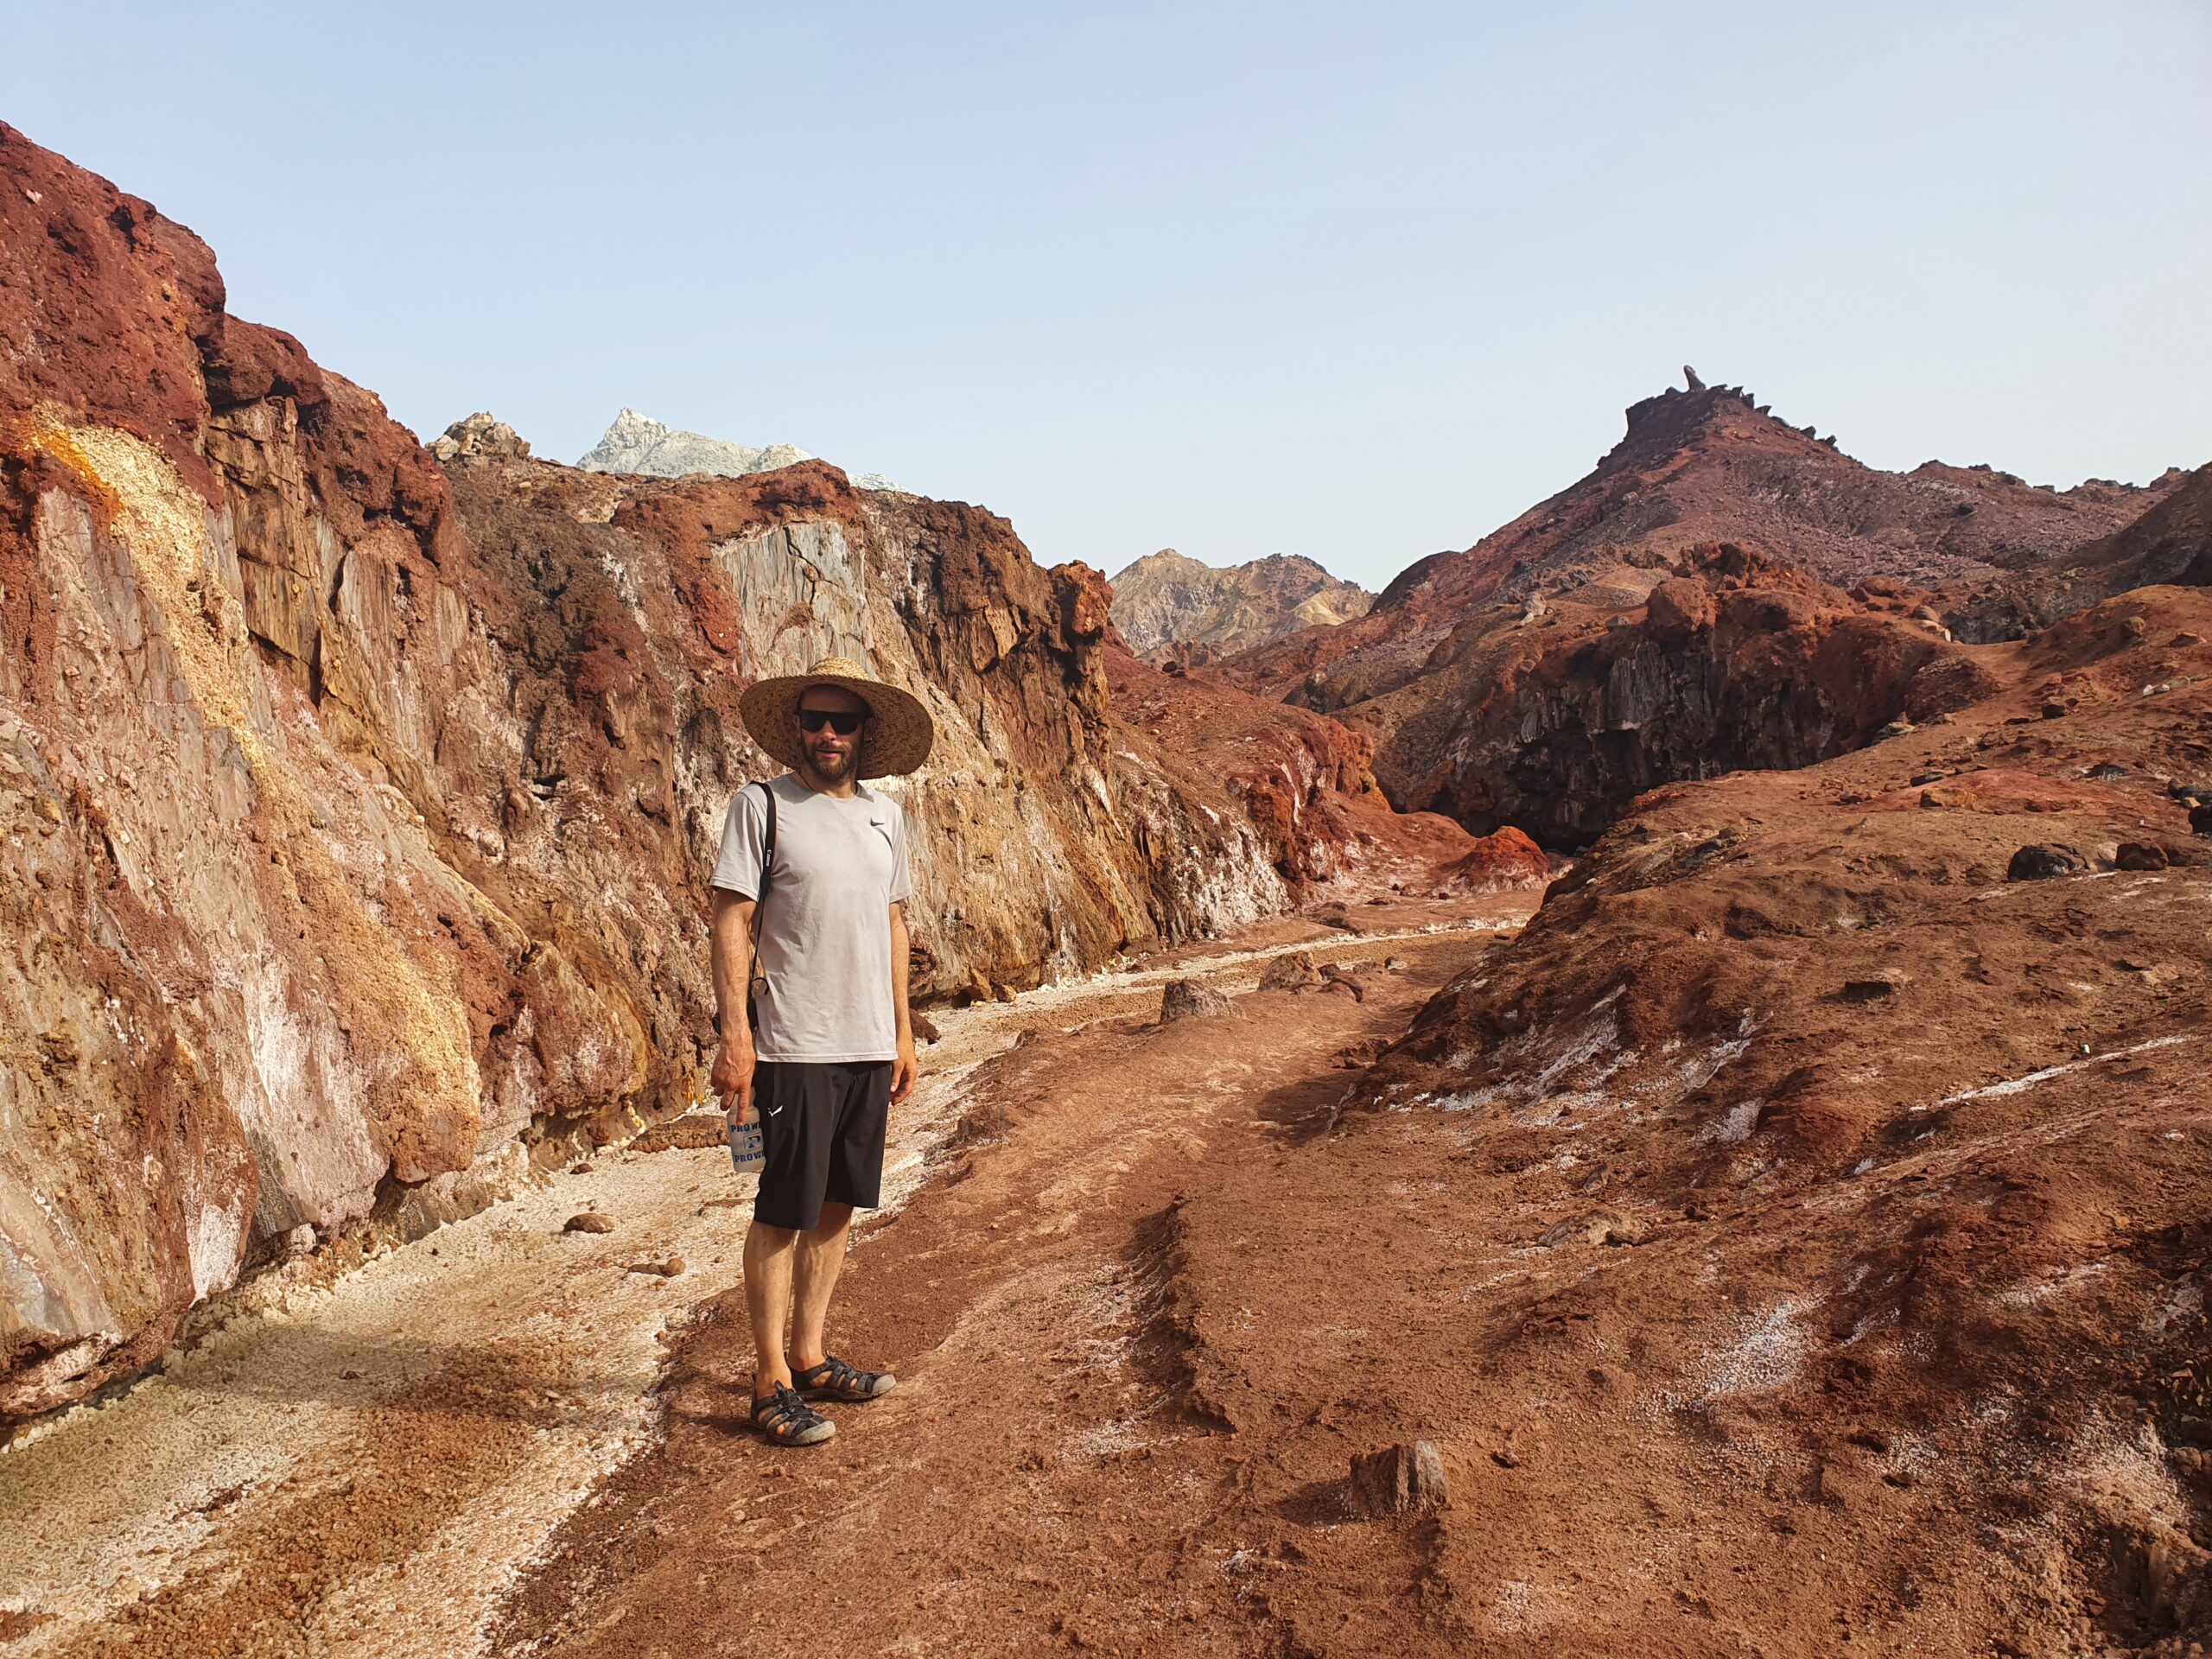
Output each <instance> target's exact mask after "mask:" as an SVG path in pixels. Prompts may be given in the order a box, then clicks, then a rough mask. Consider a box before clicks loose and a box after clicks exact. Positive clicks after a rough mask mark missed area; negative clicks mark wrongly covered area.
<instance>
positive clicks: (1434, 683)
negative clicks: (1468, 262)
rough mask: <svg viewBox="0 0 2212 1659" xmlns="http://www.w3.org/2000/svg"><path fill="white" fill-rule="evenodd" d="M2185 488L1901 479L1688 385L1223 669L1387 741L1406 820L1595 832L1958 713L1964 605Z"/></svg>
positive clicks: (1737, 396) (1943, 473)
mask: <svg viewBox="0 0 2212 1659" xmlns="http://www.w3.org/2000/svg"><path fill="white" fill-rule="evenodd" d="M2176 481H2177V480H2175V479H2174V478H2172V477H2168V478H2166V479H2162V480H2159V481H2158V484H2157V485H2156V486H2153V487H2151V488H2148V489H2133V488H2129V487H2126V486H2118V485H2108V484H2086V485H2083V486H2081V487H2080V488H2078V489H2075V490H2071V491H2068V492H2066V493H2056V492H2053V491H2050V490H2043V489H2037V488H2033V487H2031V486H2027V485H2025V484H2023V483H2022V482H2021V481H2020V480H2018V479H2016V478H2012V477H2011V476H2010V475H2009V474H1999V473H1994V472H1991V471H1989V470H1988V469H1986V468H1979V467H1966V468H1961V467H1946V466H1942V465H1941V464H1939V463H1936V462H1929V464H1928V465H1926V466H1923V467H1918V468H1916V469H1915V470H1914V471H1913V472H1911V473H1909V474H1889V473H1882V472H1878V471H1876V470H1874V469H1872V468H1870V467H1863V466H1861V465H1859V463H1858V462H1857V461H1853V460H1851V459H1850V458H1849V457H1847V456H1846V455H1844V454H1840V452H1839V451H1838V450H1837V449H1836V448H1834V444H1833V442H1832V441H1829V440H1824V439H1821V438H1819V437H1817V436H1815V435H1814V434H1813V433H1811V432H1810V431H1809V430H1807V429H1799V428H1796V427H1791V426H1789V425H1787V424H1786V423H1783V422H1781V421H1779V420H1777V419H1776V418H1774V417H1773V416H1771V415H1770V414H1769V413H1768V412H1767V411H1766V410H1765V409H1764V407H1763V406H1760V405H1757V404H1754V403H1753V402H1752V401H1751V396H1750V394H1748V393H1745V392H1743V391H1739V390H1738V389H1735V388H1731V387H1715V388H1706V387H1700V388H1698V389H1696V390H1694V391H1688V392H1681V391H1669V392H1666V393H1663V394H1662V395H1661V396H1660V397H1653V398H1649V399H1647V400H1645V401H1644V402H1643V403H1641V404H1637V405H1636V406H1635V407H1633V408H1632V409H1630V410H1629V411H1628V431H1627V435H1625V436H1624V438H1623V440H1622V442H1620V444H1619V445H1618V447H1616V448H1614V449H1613V450H1612V452H1611V454H1607V455H1606V456H1605V457H1604V458H1603V460H1601V461H1599V465H1598V467H1597V469H1596V470H1595V471H1593V472H1592V474H1590V475H1589V476H1588V477H1587V478H1585V479H1583V480H1581V481H1580V482H1579V483H1577V484H1576V485H1574V486H1573V487H1572V488H1570V489H1567V490H1565V491H1562V492H1561V493H1560V494H1558V495H1556V496H1554V497H1553V498H1552V499H1550V500H1548V501H1546V502H1544V503H1543V504H1542V505H1539V506H1537V507H1535V508H1532V509H1531V510H1530V511H1529V512H1527V513H1524V514H1523V515H1522V517H1521V518H1518V519H1516V520H1515V521H1514V522H1513V523H1512V524H1509V525H1507V526H1506V527H1505V528H1504V529H1503V530H1501V531H1497V533H1496V534H1494V535H1492V536H1490V537H1485V538H1484V540H1483V541H1482V542H1480V543H1477V544H1476V545H1475V546H1474V547H1472V548H1471V549H1469V550H1466V551H1465V552H1463V553H1445V554H1438V555H1436V556H1433V557H1431V558H1428V559H1425V560H1422V561H1421V562H1420V563H1417V564H1414V565H1413V566H1412V567H1410V568H1409V569H1407V570H1406V571H1405V572H1404V573H1402V575H1399V576H1398V577H1397V579H1396V580H1395V581H1394V582H1392V583H1391V584H1390V586H1389V588H1387V589H1385V591H1384V592H1383V594H1382V596H1381V597H1380V598H1379V599H1378V600H1377V601H1376V604H1375V607H1374V609H1373V610H1371V611H1370V612H1369V613H1368V614H1367V615H1366V616H1364V617H1363V618H1361V619H1358V620H1355V621H1352V622H1350V623H1347V624H1345V625H1344V626H1340V627H1332V628H1325V629H1312V630H1307V631H1306V632H1301V633H1298V634H1294V635H1290V636H1287V637H1286V638H1285V639H1281V640H1279V641H1277V642H1275V643H1274V644H1273V645H1263V646H1261V647H1258V648H1256V649H1255V650H1252V651H1249V652H1244V653H1243V654H1242V655H1239V656H1237V657H1236V658H1232V659H1230V660H1229V661H1227V662H1225V663H1224V664H1222V671H1223V672H1224V674H1225V675H1226V676H1227V677H1230V678H1232V679H1234V680H1236V682H1237V683H1241V684H1243V685H1245V686H1246V687H1248V688H1249V689H1251V690H1255V691H1259V692H1262V693H1264V694H1273V695H1277V696H1287V698H1289V699H1290V700H1291V701H1293V702H1299V703H1301V704H1304V705H1306V706H1307V707H1310V708H1313V709H1321V710H1325V711H1326V712H1328V713H1331V714H1333V715H1336V716H1337V717H1338V718H1339V719H1342V720H1344V721H1347V722H1349V723H1351V724H1352V725H1354V726H1357V727H1358V728H1361V729H1362V730H1364V731H1366V732H1368V733H1369V734H1370V735H1371V736H1372V737H1373V739H1374V741H1375V746H1376V763H1375V770H1376V777H1377V778H1378V779H1380V780H1381V781H1382V783H1383V787H1384V788H1385V790H1386V791H1388V792H1389V796H1390V798H1391V799H1392V801H1393V802H1395V804H1398V805H1399V806H1401V807H1402V808H1407V809H1412V810H1437V811H1443V812H1448V813H1451V814H1452V815H1454V816H1455V817H1459V819H1460V820H1461V822H1463V823H1466V824H1467V825H1468V826H1469V827H1471V828H1473V829H1491V828H1493V827H1495V826H1496V825H1497V824H1499V823H1516V824H1519V825H1521V826H1522V827H1524V828H1527V829H1530V830H1532V831H1534V832H1535V833H1537V834H1538V835H1540V836H1543V837H1545V838H1547V839H1548V840H1549V841H1550V842H1552V843H1554V844H1555V845H1560V846H1567V847H1573V846H1580V845H1582V844H1584V843H1586V842H1587V841H1588V840H1589V839H1590V838H1591V837H1592V836H1594V835H1595V834H1597V833H1598V831H1599V830H1600V829H1603V827H1604V826H1605V824H1606V823H1609V822H1610V821H1611V817H1612V816H1613V815H1614V814H1615V813H1616V812H1618V810H1620V809H1621V808H1622V807H1623V806H1624V805H1625V804H1627V802H1628V801H1629V800H1630V799H1631V798H1633V797H1634V796H1635V795H1636V794H1637V792H1638V791H1642V790H1644V789H1648V788H1650V787H1652V786H1654V785H1658V784H1661V783H1664V782H1667V781H1669V780H1671V779H1681V778H1693V777H1701V776H1707V775H1710V774H1711V773H1713V772H1718V771H1726V770H1729V769H1732V768H1734V767H1739V766H1758V767H1773V766H1803V765H1807V764H1809V763H1811V762H1814V761H1817V760H1823V759H1826V758H1827V757H1829V756H1832V755H1834V754H1837V753H1841V752H1843V751H1844V750H1846V749H1848V748H1851V747H1855V746H1857V745H1859V744H1860V743H1863V742H1864V741H1866V739H1867V738H1868V736H1869V735H1870V734H1872V733H1873V732H1874V731H1876V730H1877V729H1878V728H1881V727H1882V726H1884V725H1885V724H1886V723H1887V722H1889V721H1891V720H1893V719H1896V718H1897V717H1899V716H1901V715H1903V716H1910V717H1914V718H1917V717H1920V716H1922V715H1926V714H1929V713H1933V712H1936V711H1939V710H1941V709H1943V708H1946V707H1948V706H1951V704H1952V703H1953V702H1955V699H1956V698H1957V697H1958V696H1961V695H1963V694H1964V693H1965V692H1966V691H1967V690H1971V688H1972V683H1973V679H1974V669H1973V668H1972V666H1971V664H1968V663H1967V662H1966V661H1965V660H1964V659H1962V658H1959V657H1958V656H1957V654H1956V653H1955V652H1954V651H1953V650H1952V649H1951V647H1950V645H1949V632H1948V628H1947V626H1946V624H1945V622H1944V620H1943V618H1944V616H1945V614H1946V613H1947V609H1948V607H1949V606H1950V605H1951V604H1952V603H1953V602H1955V601H1957V600H1958V599H1959V598H1961V596H1962V595H1963V594H1966V593H1967V591H1969V590H1970V589H1972V588H1974V587H1975V586H1977V585H1978V584H1986V583H1988V582H1993V581H1994V580H1997V579H1999V578H2000V577H2001V578H2003V579H2005V581H2008V582H2012V581H2017V580H2020V578H2018V577H2017V576H2015V575H2012V573H2013V572H2016V571H2019V570H2026V569H2044V568H2046V567H2047V566H2049V565H2050V563H2051V562H2053V561H2063V560H2065V559H2067V558H2069V557H2070V556H2073V555H2074V553H2075V550H2077V549H2080V548H2082V547H2083V546H2084V544H2097V538H2099V537H2107V536H2109V535H2111V534H2112V532H2113V531H2115V529H2116V528H2118V527H2119V526H2120V525H2123V524H2127V523H2129V522H2131V521H2133V519H2135V518H2137V517H2138V516H2139V515H2143V514H2145V510H2146V509H2147V508H2152V507H2153V506H2154V505H2156V504H2158V503H2159V502H2160V501H2162V500H2164V499H2167V497H2168V495H2169V493H2171V492H2173V490H2174V487H2175V484H2176ZM2177 499H2178V498H2177ZM1846 584H1848V585H1849V586H1850V591H1849V592H1848V593H1847V592H1844V591H1842V590H1841V589H1842V586H1843V585H1846Z"/></svg>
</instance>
